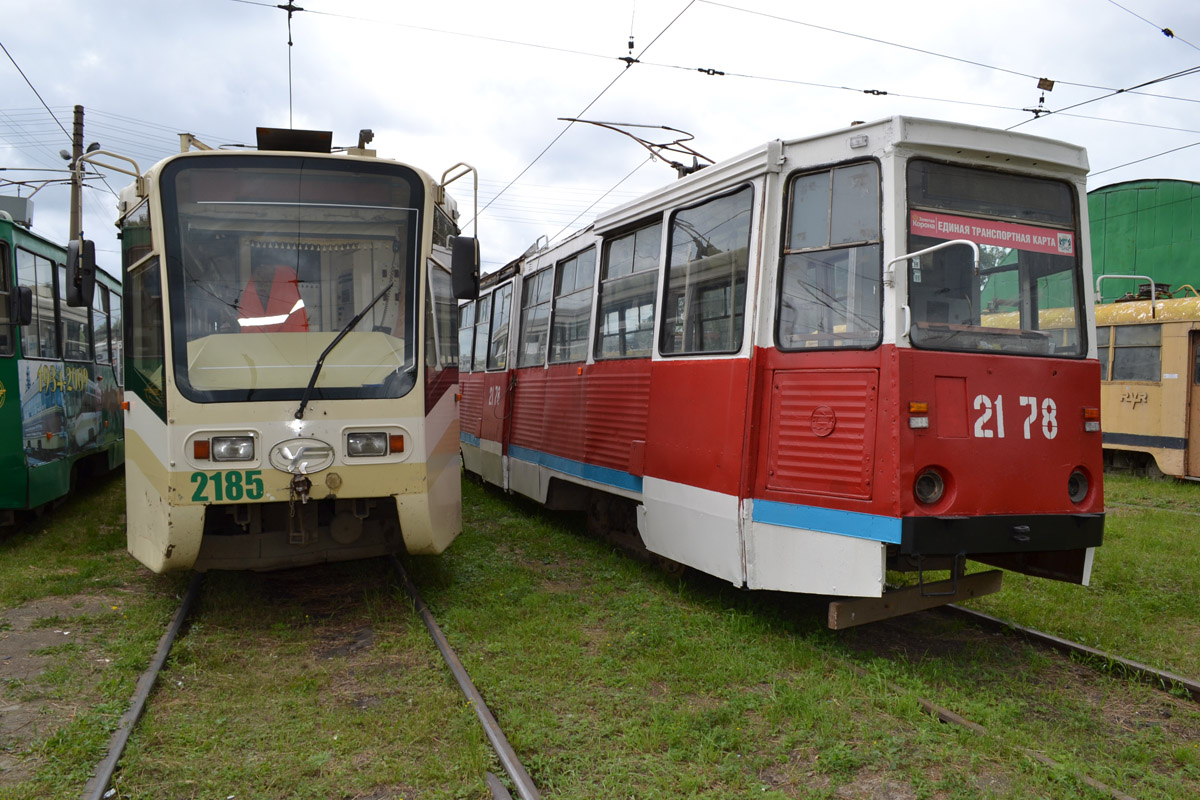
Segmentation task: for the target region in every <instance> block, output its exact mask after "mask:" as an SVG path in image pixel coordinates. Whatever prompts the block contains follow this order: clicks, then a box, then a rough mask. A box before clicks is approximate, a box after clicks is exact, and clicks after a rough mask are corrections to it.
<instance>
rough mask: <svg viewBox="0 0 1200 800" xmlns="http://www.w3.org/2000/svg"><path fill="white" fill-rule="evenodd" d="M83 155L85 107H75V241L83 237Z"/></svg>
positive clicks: (73, 161) (72, 225) (72, 138)
mask: <svg viewBox="0 0 1200 800" xmlns="http://www.w3.org/2000/svg"><path fill="white" fill-rule="evenodd" d="M82 155H83V106H75V125H74V127H73V129H72V135H71V237H70V239H68V241H72V242H73V241H75V240H76V239H78V238H79V237H80V236H82V235H83V230H82V227H83V226H82V225H81V224H80V220H79V210H80V209H79V206H80V203H81V198H80V193H81V192H82V189H83V187H82V186H81V185H80V184H81V183H82V180H81V177H82V176H81V174H80V171H79V159H80V157H81V156H82Z"/></svg>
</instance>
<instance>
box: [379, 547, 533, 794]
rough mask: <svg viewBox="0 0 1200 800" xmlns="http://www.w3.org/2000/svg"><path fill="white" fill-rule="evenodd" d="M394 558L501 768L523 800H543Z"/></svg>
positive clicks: (405, 587)
mask: <svg viewBox="0 0 1200 800" xmlns="http://www.w3.org/2000/svg"><path fill="white" fill-rule="evenodd" d="M391 558H392V567H393V568H394V569H395V570H396V574H397V575H399V576H400V580H401V582H402V583H403V584H404V589H405V590H406V591H407V592H408V596H409V597H410V598H412V601H413V606H414V607H415V608H416V610H417V613H418V614H420V615H421V619H422V621H424V623H425V628H426V630H428V631H429V636H430V638H432V639H433V642H434V644H436V645H437V649H438V650H439V651H440V652H441V654H442V658H443V659H444V660H445V662H446V666H448V667H449V668H450V672H451V673H452V674H453V675H454V680H455V681H457V682H458V686H459V688H460V689H462V692H463V694H464V695H466V697H467V700H468V701H469V702H470V703H471V706H472V707H473V708H474V709H475V716H476V717H478V718H479V723H480V724H481V725H482V726H483V732H484V733H485V734H486V735H487V738H488V741H489V742H491V744H492V749H493V750H495V751H496V755H497V756H498V757H499V759H500V765H501V766H502V767H504V771H505V772H507V773H508V777H509V778H510V779H511V780H512V782H513V786H515V787H516V790H517V795H518V796H519V797H520V798H521V800H541V793H539V792H538V789H537V786H535V785H534V783H533V779H532V778H530V777H529V773H528V772H526V771H525V767H523V766H522V765H521V761H520V759H518V758H517V753H516V751H515V750H513V748H512V745H510V744H509V743H508V738H507V737H505V735H504V731H502V730H501V729H500V724H499V723H498V722H496V718H495V717H494V716H492V712H491V711H489V710H488V707H487V703H485V702H484V700H483V695H481V694H480V693H479V690H478V689H476V688H475V684H474V683H473V682H472V681H471V676H470V675H468V674H467V670H466V669H465V668H464V667H463V665H462V662H461V661H459V660H458V656H457V655H455V653H454V649H453V648H451V647H450V642H449V641H447V640H446V636H445V634H443V633H442V629H441V628H439V627H438V624H437V621H436V620H434V618H433V614H432V613H431V612H430V610H429V607H428V606H426V605H425V601H424V600H422V599H421V595H420V593H419V592H418V591H417V587H416V584H414V583H413V582H412V579H411V578H409V576H408V573H407V572H406V571H405V569H404V566H403V565H402V564H401V563H400V559H398V558H396V557H395V556H392V557H391Z"/></svg>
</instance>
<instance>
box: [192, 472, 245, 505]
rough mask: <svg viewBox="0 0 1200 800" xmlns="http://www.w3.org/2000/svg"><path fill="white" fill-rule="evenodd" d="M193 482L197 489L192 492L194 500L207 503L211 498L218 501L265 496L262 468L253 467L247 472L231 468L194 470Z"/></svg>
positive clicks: (234, 500) (233, 500)
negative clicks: (222, 470)
mask: <svg viewBox="0 0 1200 800" xmlns="http://www.w3.org/2000/svg"><path fill="white" fill-rule="evenodd" d="M191 480H192V483H193V484H195V485H196V490H195V491H194V492H192V502H194V503H207V502H209V501H210V500H213V501H216V502H218V503H221V502H226V501H232V502H237V501H238V500H242V499H243V498H245V499H246V500H260V499H262V496H263V480H262V470H260V469H252V470H247V471H245V472H243V471H241V470H236V469H231V470H229V471H227V472H213V473H211V474H209V473H206V472H193V473H192V478H191Z"/></svg>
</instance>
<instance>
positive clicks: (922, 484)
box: [913, 469, 946, 506]
mask: <svg viewBox="0 0 1200 800" xmlns="http://www.w3.org/2000/svg"><path fill="white" fill-rule="evenodd" d="M945 491H946V483H945V481H943V480H942V476H941V474H939V473H938V471H937V470H932V469H927V470H925V471H924V472H922V473H921V474H920V475H918V476H917V480H916V481H914V482H913V494H914V495H916V497H917V500H919V501H921V502H922V503H924V504H925V505H927V506H931V505H933V504H934V503H936V502H937V501H938V500H941V499H942V495H943V494H944V493H945Z"/></svg>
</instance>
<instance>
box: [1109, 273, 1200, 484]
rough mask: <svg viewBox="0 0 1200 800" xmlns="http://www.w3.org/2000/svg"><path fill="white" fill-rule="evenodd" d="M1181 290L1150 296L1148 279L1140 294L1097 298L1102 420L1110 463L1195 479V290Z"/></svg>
mask: <svg viewBox="0 0 1200 800" xmlns="http://www.w3.org/2000/svg"><path fill="white" fill-rule="evenodd" d="M1102 277H1108V276H1102ZM1112 277H1122V276H1112ZM1145 280H1146V281H1147V282H1148V281H1149V279H1148V278H1146V279H1145ZM1189 290H1190V291H1189ZM1183 291H1184V293H1186V294H1187V296H1183V297H1170V296H1164V298H1163V299H1159V298H1158V296H1157V295H1155V297H1154V298H1153V299H1151V298H1150V296H1149V293H1154V288H1153V287H1151V286H1150V285H1149V284H1147V291H1146V292H1142V293H1140V294H1144V295H1146V297H1145V299H1131V300H1127V301H1121V302H1116V303H1107V304H1105V305H1100V306H1096V336H1097V341H1098V352H1099V357H1100V367H1101V388H1100V398H1101V427H1102V428H1103V431H1104V450H1105V461H1106V463H1107V464H1109V465H1110V466H1112V467H1115V468H1118V469H1125V470H1132V471H1135V472H1144V473H1146V474H1148V475H1150V476H1152V477H1163V476H1173V477H1176V478H1183V479H1189V480H1200V296H1197V293H1196V291H1195V290H1194V289H1192V288H1191V287H1184V289H1183Z"/></svg>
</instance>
